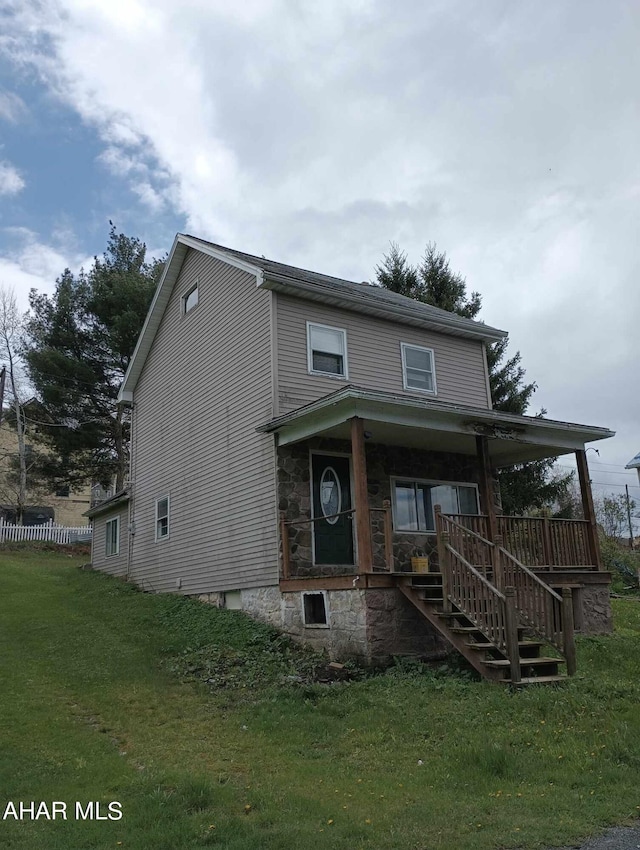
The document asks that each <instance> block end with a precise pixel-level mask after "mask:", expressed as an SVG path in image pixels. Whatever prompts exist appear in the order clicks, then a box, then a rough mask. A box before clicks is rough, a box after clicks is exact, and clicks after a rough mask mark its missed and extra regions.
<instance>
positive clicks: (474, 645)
mask: <svg viewBox="0 0 640 850" xmlns="http://www.w3.org/2000/svg"><path fill="white" fill-rule="evenodd" d="M467 646H469V647H471V649H497V648H498V647H497V646H496V645H495V644H494V643H480V642H479V641H476V642H473V641H470V642H469V643H467ZM518 646H521V647H522V648H523V649H527V648H528V649H531V648H532V647H536V646H544V644H543V643H542V641H539V640H519V641H518Z"/></svg>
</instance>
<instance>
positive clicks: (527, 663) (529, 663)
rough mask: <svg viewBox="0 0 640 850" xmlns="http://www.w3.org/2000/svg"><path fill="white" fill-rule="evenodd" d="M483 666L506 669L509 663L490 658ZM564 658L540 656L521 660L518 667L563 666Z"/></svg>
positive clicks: (503, 659) (505, 659)
mask: <svg viewBox="0 0 640 850" xmlns="http://www.w3.org/2000/svg"><path fill="white" fill-rule="evenodd" d="M483 663H484V664H486V665H487V667H508V666H509V664H510V663H511V662H510V661H509V659H508V658H491V659H489V660H488V661H484V662H483ZM564 663H565V662H564V658H545V657H544V656H541V657H540V658H521V659H520V666H521V667H537V666H538V665H542V664H564Z"/></svg>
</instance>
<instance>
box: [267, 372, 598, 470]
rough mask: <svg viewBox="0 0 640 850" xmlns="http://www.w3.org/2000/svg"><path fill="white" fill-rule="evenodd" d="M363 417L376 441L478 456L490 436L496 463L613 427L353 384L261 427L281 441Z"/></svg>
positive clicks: (329, 432)
mask: <svg viewBox="0 0 640 850" xmlns="http://www.w3.org/2000/svg"><path fill="white" fill-rule="evenodd" d="M354 416H358V417H360V418H361V419H362V420H363V421H364V430H365V432H367V434H368V435H370V436H368V439H369V440H370V441H371V442H372V443H384V444H386V445H395V446H406V447H409V448H420V449H428V450H430V451H438V452H454V453H458V454H467V455H475V454H476V452H477V449H476V439H475V438H476V436H477V435H479V434H480V435H485V436H487V437H488V438H489V452H490V456H491V463H492V465H493V466H496V467H500V466H509V465H510V464H513V463H521V462H524V461H528V460H538V459H540V458H544V457H553V456H555V455H563V454H567V453H569V452H573V451H576V450H577V449H584V446H585V443H587V442H591V441H593V440H602V439H605V438H607V437H613V436H614V433H615V432H613V431H609V430H608V429H607V428H597V427H591V426H587V425H576V424H573V423H570V422H559V421H555V420H552V419H539V418H535V417H531V416H516V415H514V414H508V413H501V412H498V411H493V410H484V409H482V408H475V407H465V406H462V405H453V404H446V403H443V402H438V401H433V400H431V399H424V398H419V397H416V396H400V395H393V394H391V393H384V392H379V391H376V390H365V389H361V388H359V387H353V386H348V387H344V388H343V389H341V390H339V391H338V392H335V393H331V394H330V395H327V396H323V397H322V398H320V399H318V400H317V401H314V402H312V403H311V404H308V405H305V406H304V407H301V408H298V409H297V410H293V411H291V412H290V413H287V414H285V415H283V416H279V417H277V418H276V419H273V420H271V421H270V422H268V423H266V424H265V425H262V426H260V427H259V428H258V430H259V431H261V432H263V433H275V434H277V436H278V443H279V444H280V445H287V444H288V443H297V442H300V441H301V440H306V439H309V438H310V437H316V436H323V437H332V438H337V439H344V440H349V439H351V431H350V423H349V420H350V419H352V418H353V417H354Z"/></svg>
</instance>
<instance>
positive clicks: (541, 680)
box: [498, 674, 569, 685]
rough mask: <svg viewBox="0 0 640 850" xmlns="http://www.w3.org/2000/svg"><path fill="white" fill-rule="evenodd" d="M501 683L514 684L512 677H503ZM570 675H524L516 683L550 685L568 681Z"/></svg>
mask: <svg viewBox="0 0 640 850" xmlns="http://www.w3.org/2000/svg"><path fill="white" fill-rule="evenodd" d="M498 681H499V683H500V684H501V685H512V684H514V683H513V682H512V681H511V679H501V680H498ZM568 681H569V677H568V676H565V675H562V674H560V675H558V676H524V677H523V678H522V679H520V681H519V682H515V684H516V685H550V684H552V683H554V682H568Z"/></svg>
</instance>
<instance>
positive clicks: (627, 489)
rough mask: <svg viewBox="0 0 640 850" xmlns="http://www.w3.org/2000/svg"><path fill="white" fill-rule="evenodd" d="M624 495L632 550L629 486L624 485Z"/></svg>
mask: <svg viewBox="0 0 640 850" xmlns="http://www.w3.org/2000/svg"><path fill="white" fill-rule="evenodd" d="M624 490H625V493H626V494H627V520H628V522H629V547H630V548H631V549H633V524H632V522H631V502H630V501H629V485H628V484H625V485H624Z"/></svg>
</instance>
